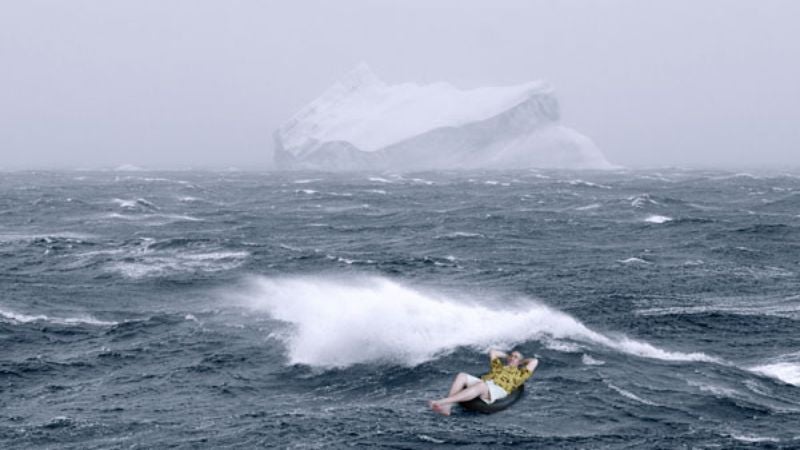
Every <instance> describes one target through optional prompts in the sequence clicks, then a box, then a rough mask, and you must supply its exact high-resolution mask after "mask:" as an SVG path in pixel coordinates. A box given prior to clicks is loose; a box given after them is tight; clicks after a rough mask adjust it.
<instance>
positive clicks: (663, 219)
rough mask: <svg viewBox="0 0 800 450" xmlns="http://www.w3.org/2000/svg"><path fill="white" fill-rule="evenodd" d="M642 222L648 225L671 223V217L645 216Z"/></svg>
mask: <svg viewBox="0 0 800 450" xmlns="http://www.w3.org/2000/svg"><path fill="white" fill-rule="evenodd" d="M644 221H645V222H648V223H665V222H670V221H672V217H667V216H659V215H658V214H653V215H650V216H647V218H645V219H644Z"/></svg>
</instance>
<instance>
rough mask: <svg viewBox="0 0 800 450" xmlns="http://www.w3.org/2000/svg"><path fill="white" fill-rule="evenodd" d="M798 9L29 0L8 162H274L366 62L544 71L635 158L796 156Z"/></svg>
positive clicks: (431, 69)
mask: <svg viewBox="0 0 800 450" xmlns="http://www.w3.org/2000/svg"><path fill="white" fill-rule="evenodd" d="M798 23H800V2H795V1H792V0H784V1H778V0H767V1H756V0H752V1H737V0H716V1H713V0H706V1H703V2H696V1H675V0H669V1H666V0H665V1H647V2H643V1H639V0H625V1H623V0H618V1H592V2H588V1H556V0H547V1H544V0H538V1H530V0H525V1H503V2H496V1H464V0H450V1H435V2H433V1H426V0H419V1H417V0H414V1H403V2H388V1H342V2H330V1H293V2H277V1H255V0H253V1H229V2H221V1H206V0H185V1H174V0H173V1H169V2H162V1H142V0H137V1H133V0H129V1H124V2H123V1H117V2H108V1H101V0H96V1H80V0H78V1H69V2H67V1H37V0H32V1H31V0H26V1H16V2H5V3H4V4H3V7H2V11H0V169H22V168H102V167H115V166H119V165H122V164H132V165H137V166H143V167H151V168H187V167H195V168H201V167H202V168H205V167H214V168H227V167H237V168H242V169H269V168H270V167H271V165H272V145H273V142H272V132H273V131H274V130H275V129H276V128H277V127H278V126H279V125H280V124H281V123H283V122H284V121H286V120H287V119H288V118H289V117H291V115H292V114H293V113H294V112H296V111H297V110H298V109H300V108H301V107H302V106H304V105H305V104H307V103H308V102H309V101H311V100H313V99H314V98H315V97H317V96H318V95H319V94H320V93H321V92H322V91H324V90H325V89H326V88H327V87H328V86H330V85H331V84H332V83H334V82H335V81H336V79H337V78H339V77H341V76H342V75H343V74H345V73H346V72H347V71H348V70H349V69H350V68H351V67H353V66H355V65H356V64H358V63H359V62H361V61H364V62H367V63H368V64H369V65H370V66H371V67H372V69H373V70H374V71H375V72H376V73H377V74H378V75H379V76H380V77H381V78H383V79H384V80H386V81H387V82H392V83H395V82H405V81H414V82H419V83H428V82H435V81H447V82H450V83H452V84H454V85H456V86H459V87H462V88H471V87H478V86H491V85H508V84H516V83H521V82H525V81H529V80H535V79H545V80H547V81H549V82H550V83H551V84H553V85H554V86H555V88H556V90H557V95H558V98H559V101H560V103H561V110H562V123H563V124H564V125H567V126H569V127H572V128H575V129H577V130H579V131H580V132H581V133H583V134H585V135H587V136H589V137H591V138H592V139H593V140H594V141H595V143H596V144H597V145H598V146H599V147H600V148H601V149H602V150H603V152H604V153H605V155H606V157H607V158H608V159H609V160H610V161H612V162H614V163H616V164H620V165H623V166H629V167H642V166H648V167H649V166H688V167H721V168H735V167H758V168H778V169H782V168H786V167H800V126H798V125H799V124H800V82H798V80H800V31H798V30H800V27H797V24H798Z"/></svg>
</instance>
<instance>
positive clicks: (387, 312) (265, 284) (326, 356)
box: [234, 276, 718, 367]
mask: <svg viewBox="0 0 800 450" xmlns="http://www.w3.org/2000/svg"><path fill="white" fill-rule="evenodd" d="M234 301H235V302H236V303H238V304H239V305H242V306H245V307H248V308H252V309H254V310H256V311H263V312H265V313H267V314H269V315H270V316H272V317H273V318H274V319H277V320H280V321H283V322H287V323H289V324H291V325H292V327H291V328H292V329H291V331H290V332H288V333H277V334H274V337H277V338H278V339H280V340H281V341H283V343H284V344H285V345H286V348H287V351H288V356H289V362H290V363H292V364H308V365H311V366H320V367H346V366H349V365H352V364H358V363H368V362H380V361H387V362H393V363H399V364H404V365H409V366H413V365H416V364H420V363H422V362H425V361H428V360H431V359H433V358H435V357H437V356H439V355H441V354H444V353H447V352H449V351H452V350H453V349H455V348H457V347H461V346H468V347H473V348H477V349H482V350H485V349H487V348H489V347H491V346H504V347H508V346H513V345H516V344H520V343H522V342H525V341H529V340H539V339H541V340H543V341H549V340H551V339H566V340H573V341H579V342H583V343H590V344H597V345H601V346H605V347H609V348H612V349H615V350H617V351H620V352H624V353H628V354H631V355H635V356H640V357H644V358H654V359H661V360H667V361H710V362H717V361H718V360H717V359H716V358H713V357H710V356H708V355H705V354H703V353H681V352H675V351H668V350H664V349H660V348H657V347H655V346H653V345H650V344H648V343H646V342H641V341H637V340H633V339H630V338H627V337H625V336H609V335H605V334H601V333H598V332H596V331H593V330H591V329H589V328H588V327H586V326H585V325H583V324H582V323H581V322H580V321H578V320H577V319H575V318H573V317H571V316H570V315H568V314H565V313H563V312H561V311H558V310H555V309H552V308H550V307H548V306H546V305H544V304H542V303H540V302H538V301H535V300H533V299H520V302H518V303H516V306H514V307H508V308H500V307H498V306H497V305H496V304H495V305H490V304H486V303H479V302H476V301H470V300H469V299H467V298H459V299H456V298H453V296H452V294H444V293H439V292H435V291H431V290H421V289H415V288H411V287H408V286H404V285H402V284H400V283H398V282H395V281H393V280H390V279H387V278H381V277H357V276H350V277H348V278H338V279H337V278H326V277H318V276H317V277H311V276H309V277H287V278H265V277H258V278H255V279H253V280H252V283H251V286H250V288H249V289H247V290H246V291H245V292H243V293H240V294H238V295H236V297H235V299H234Z"/></svg>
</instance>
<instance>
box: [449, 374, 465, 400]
mask: <svg viewBox="0 0 800 450" xmlns="http://www.w3.org/2000/svg"><path fill="white" fill-rule="evenodd" d="M469 377H470V375H469V374H468V373H464V372H461V373H459V374H458V375H456V378H455V379H454V380H453V385H452V386H450V392H449V393H448V394H447V396H448V397H452V396H454V395H456V393H457V392H459V391H461V390H463V389H465V388H466V387H467V379H468V378H469Z"/></svg>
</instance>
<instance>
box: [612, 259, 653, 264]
mask: <svg viewBox="0 0 800 450" xmlns="http://www.w3.org/2000/svg"><path fill="white" fill-rule="evenodd" d="M617 262H620V263H622V264H631V263H639V264H653V263H651V262H650V261H645V260H643V259H642V258H634V257H631V258H627V259H621V260H618V261H617Z"/></svg>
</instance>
